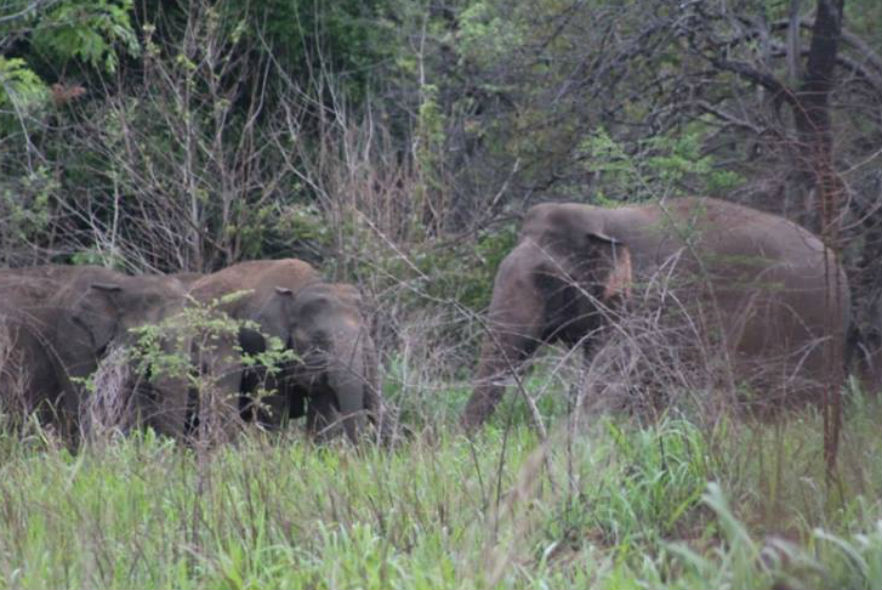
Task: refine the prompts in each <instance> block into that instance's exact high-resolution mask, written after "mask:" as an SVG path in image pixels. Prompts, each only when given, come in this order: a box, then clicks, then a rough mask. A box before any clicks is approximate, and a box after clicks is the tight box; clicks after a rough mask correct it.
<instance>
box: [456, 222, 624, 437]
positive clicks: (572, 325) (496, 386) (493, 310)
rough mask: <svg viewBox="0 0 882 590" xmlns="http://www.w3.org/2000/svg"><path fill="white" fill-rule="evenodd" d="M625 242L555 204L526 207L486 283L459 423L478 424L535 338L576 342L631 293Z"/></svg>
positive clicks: (537, 341) (536, 342)
mask: <svg viewBox="0 0 882 590" xmlns="http://www.w3.org/2000/svg"><path fill="white" fill-rule="evenodd" d="M631 274H632V269H631V254H630V251H629V249H628V247H627V246H625V245H624V244H622V243H621V242H620V241H618V240H617V239H615V238H613V237H611V236H609V235H606V234H605V233H604V231H603V229H602V228H601V227H597V226H596V225H594V224H580V223H576V222H575V220H573V219H572V217H571V216H568V215H563V214H561V212H560V211H558V210H556V209H553V208H549V207H543V206H538V207H535V208H533V209H532V210H531V211H530V214H529V215H528V217H527V219H526V221H525V223H524V228H523V231H522V232H521V235H520V238H519V241H518V245H517V246H516V247H515V249H514V250H513V251H512V252H511V253H509V254H508V256H506V257H505V259H504V260H503V261H502V263H501V264H500V267H499V271H498V272H497V275H496V280H495V283H494V285H493V296H492V300H491V303H490V310H489V313H488V318H487V324H486V334H485V337H484V343H483V346H482V350H481V357H480V361H479V366H478V374H477V379H478V385H477V387H476V389H475V392H474V394H473V395H472V397H471V399H470V400H469V402H468V405H467V407H466V410H465V413H464V415H463V424H464V425H465V426H466V427H467V428H473V427H475V426H477V425H479V424H481V423H482V422H483V421H484V420H485V419H486V418H487V416H489V414H490V413H491V412H492V411H493V409H494V408H495V406H496V404H497V403H498V402H499V400H500V399H501V398H502V396H503V392H504V390H505V385H503V383H502V379H503V378H504V377H505V375H507V374H510V373H511V372H512V371H513V370H516V369H517V368H518V366H519V365H520V364H521V363H522V362H523V361H524V360H525V359H526V358H527V357H529V356H530V355H531V354H532V353H533V352H534V351H535V350H536V348H537V347H538V346H539V345H540V344H542V343H551V342H557V341H560V342H563V343H564V344H567V345H569V346H575V345H576V344H579V343H582V344H583V346H585V347H586V348H587V346H588V345H589V343H590V342H591V339H590V338H586V337H588V336H590V335H592V334H594V333H595V332H596V331H598V330H599V329H601V328H602V326H603V325H604V321H605V319H606V318H607V316H608V314H609V313H611V312H612V311H614V309H615V307H616V306H617V305H618V304H619V303H620V302H621V301H622V300H623V299H624V298H626V297H627V296H628V295H629V294H630V285H631V280H632V278H631Z"/></svg>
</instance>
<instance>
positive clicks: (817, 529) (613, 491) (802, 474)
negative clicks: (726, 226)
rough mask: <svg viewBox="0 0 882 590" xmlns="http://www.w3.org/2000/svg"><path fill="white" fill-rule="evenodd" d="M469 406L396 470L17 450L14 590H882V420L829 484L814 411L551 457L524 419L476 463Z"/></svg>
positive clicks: (560, 433) (319, 462)
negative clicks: (468, 434)
mask: <svg viewBox="0 0 882 590" xmlns="http://www.w3.org/2000/svg"><path fill="white" fill-rule="evenodd" d="M451 400H453V401H451ZM462 401H464V397H463V396H462V395H461V392H452V393H451V394H450V396H449V397H448V398H445V401H443V402H439V403H441V404H442V405H445V404H446V405H445V408H444V409H442V410H439V414H440V415H441V416H450V417H451V418H450V419H449V420H447V419H441V420H442V421H441V422H439V423H436V424H434V425H433V428H431V429H429V428H424V429H422V430H419V429H417V432H416V434H415V435H414V436H413V437H412V438H411V439H410V440H408V441H407V442H405V443H403V444H402V445H400V446H399V447H397V448H395V449H391V450H389V449H379V448H373V447H365V448H362V449H360V450H357V451H356V450H354V449H352V448H350V447H349V446H347V445H345V444H331V445H327V446H324V447H316V446H314V445H312V444H311V443H309V442H307V441H306V440H305V439H304V438H303V437H302V436H301V435H300V434H298V433H297V432H296V431H294V432H291V433H287V434H286V435H285V436H282V437H278V436H274V437H270V436H264V435H256V436H252V437H249V438H248V439H247V440H243V441H241V442H240V443H239V444H237V445H235V446H232V445H231V446H226V447H223V448H219V449H217V450H215V451H212V452H209V453H206V452H196V451H195V450H193V449H186V448H181V447H180V446H179V445H175V444H174V443H172V442H170V441H168V440H163V439H159V438H156V437H154V436H152V435H151V434H149V433H148V434H144V435H139V436H131V437H129V438H127V439H122V440H117V441H113V442H110V443H108V444H103V445H101V446H97V447H93V448H88V449H85V450H83V451H82V452H80V453H78V454H77V455H71V454H69V453H68V452H67V451H65V450H61V449H60V448H59V447H58V446H56V445H55V444H53V443H52V442H51V440H47V438H45V437H41V436H40V432H39V430H38V429H32V431H33V434H31V435H29V436H26V437H24V438H20V437H18V436H16V437H13V436H12V435H6V436H5V437H3V438H2V439H0V460H2V463H0V465H2V467H0V587H21V588H57V587H108V588H123V587H145V588H147V587H149V588H167V587H176V588H206V587H210V588H256V587H297V588H350V587H367V588H380V587H382V588H415V587H417V588H472V587H478V588H484V587H500V588H503V587H505V588H508V587H519V588H557V587H585V588H588V587H594V588H639V587H652V588H695V587H714V588H771V587H774V586H779V587H780V586H786V585H789V586H799V587H803V588H813V587H817V588H822V587H848V588H879V587H882V435H880V424H882V407H880V404H878V403H877V402H867V401H864V400H863V399H861V398H859V399H857V400H855V401H854V402H853V403H852V404H851V405H850V407H849V412H848V416H847V418H846V428H845V430H844V434H845V440H844V441H843V445H842V450H841V456H840V463H839V470H838V474H837V475H838V478H837V481H835V482H831V483H830V484H828V483H827V482H826V481H825V476H824V469H823V464H822V463H823V462H822V452H821V446H822V445H821V443H822V432H821V421H820V418H819V417H818V416H817V415H816V414H815V413H814V412H811V411H806V412H804V413H802V414H799V415H797V416H794V417H792V418H791V419H789V420H787V421H786V422H783V423H779V424H777V425H770V424H754V425H750V424H745V423H743V422H735V421H724V422H721V423H718V424H717V425H715V426H714V427H712V428H710V427H704V428H702V427H698V426H696V425H694V424H692V423H691V422H689V421H686V420H683V419H673V418H664V419H662V420H660V421H659V422H657V423H655V424H652V425H649V426H640V425H639V424H637V423H636V421H634V420H632V419H629V418H627V417H625V416H611V417H593V418H591V419H590V420H589V423H588V424H587V425H585V426H583V427H580V428H579V429H577V431H578V434H577V435H575V436H569V434H568V433H569V432H570V430H569V429H568V427H567V420H566V418H565V417H564V416H563V415H561V414H560V413H557V414H555V413H554V412H551V414H552V416H556V418H555V419H553V420H552V424H551V428H550V432H551V435H550V437H549V442H548V444H547V445H546V446H544V447H543V446H542V445H540V444H539V442H538V440H537V439H536V436H535V435H534V434H533V432H532V431H531V430H530V429H529V428H528V427H527V426H526V424H527V420H526V419H525V417H524V414H523V408H519V407H518V403H513V404H510V406H511V407H510V408H509V410H510V411H511V412H514V414H513V416H514V417H513V418H512V419H511V420H509V419H508V417H507V416H506V415H505V412H504V411H503V412H500V413H499V414H500V415H498V416H496V417H495V418H494V421H493V423H492V424H491V425H489V426H488V428H486V429H485V430H484V431H482V432H481V433H480V435H479V436H477V437H476V438H475V439H474V440H471V441H470V440H469V439H467V438H465V437H464V436H462V435H461V434H459V433H458V432H457V430H456V428H455V422H454V419H453V417H454V416H455V409H456V408H457V406H459V405H461V403H462ZM546 403H551V402H546ZM425 422H428V420H424V423H425ZM416 424H417V423H416V422H414V425H416ZM509 424H510V425H511V426H508V425H509Z"/></svg>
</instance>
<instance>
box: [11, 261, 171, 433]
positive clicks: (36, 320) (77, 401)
mask: <svg viewBox="0 0 882 590" xmlns="http://www.w3.org/2000/svg"><path fill="white" fill-rule="evenodd" d="M0 293H2V294H3V295H4V302H3V309H5V310H7V311H8V313H6V314H5V316H4V317H5V320H4V325H5V326H6V327H7V328H8V330H7V331H11V332H12V333H13V334H14V336H15V338H16V339H17V340H18V344H17V348H18V351H19V358H18V359H16V361H17V362H15V363H12V364H10V366H9V367H7V381H6V383H7V384H9V383H11V381H9V380H10V379H14V378H16V377H18V376H21V375H23V374H24V373H28V374H29V375H30V376H31V377H32V379H31V382H30V383H29V384H28V385H27V387H26V388H25V391H26V395H25V398H26V399H27V400H28V404H27V405H28V406H30V408H29V409H32V408H33V407H37V406H45V405H49V406H51V407H52V408H53V413H54V414H55V417H56V418H57V419H58V421H59V423H60V425H61V426H62V431H63V432H64V433H65V434H66V435H67V436H68V437H69V438H70V439H71V440H74V441H75V440H76V439H77V436H78V426H79V419H80V414H81V402H82V401H83V398H84V396H85V393H84V391H83V386H82V380H83V379H85V378H87V377H89V376H90V375H92V374H93V373H94V372H95V370H96V369H97V368H98V366H99V364H100V363H101V362H102V359H103V358H104V357H105V355H106V354H107V353H108V352H109V351H110V350H111V349H112V348H115V347H118V346H126V345H131V344H132V343H133V342H134V338H135V337H134V335H133V334H132V333H131V332H130V330H131V328H135V327H138V326H143V325H146V324H154V323H158V322H160V321H161V320H163V319H165V318H167V317H169V316H170V315H173V314H175V313H178V312H180V311H181V310H182V309H183V306H184V304H185V303H186V297H187V291H186V289H185V287H184V286H183V285H182V284H181V283H180V282H179V281H177V280H175V279H172V278H167V277H163V276H155V275H141V276H128V275H124V274H121V273H118V272H116V271H113V270H111V269H107V268H103V267H97V266H64V265H46V266H40V267H33V268H29V269H9V270H4V271H0ZM4 389H7V391H8V387H4ZM137 393H138V395H137V397H136V399H135V402H136V403H135V407H134V408H132V410H134V411H136V412H138V413H139V414H141V415H142V416H143V418H144V421H145V422H146V423H147V424H149V425H152V426H154V427H155V428H156V429H157V430H159V431H160V432H162V433H165V434H169V435H174V436H181V435H182V434H183V432H184V427H185V423H184V421H183V420H179V419H178V417H179V416H180V414H179V412H177V411H176V410H177V409H178V408H181V407H185V406H186V403H187V388H186V381H185V378H184V377H164V376H156V377H155V378H154V379H152V383H151V385H150V387H148V388H139V389H138V392H137ZM44 402H45V403H44Z"/></svg>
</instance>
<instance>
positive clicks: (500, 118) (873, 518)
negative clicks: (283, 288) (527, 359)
mask: <svg viewBox="0 0 882 590" xmlns="http://www.w3.org/2000/svg"><path fill="white" fill-rule="evenodd" d="M840 15H841V20H840V19H839V16H840ZM880 26H882V4H880V3H879V2H878V0H844V1H843V0H829V1H827V0H820V1H818V2H815V1H809V0H789V1H784V0H724V1H722V2H712V3H711V2H701V1H698V2H681V1H669V0H633V1H623V2H617V1H606V0H588V1H573V2H569V1H559V0H450V1H447V2H444V1H440V0H425V1H419V2H413V1H410V0H341V1H335V2H314V1H306V0H286V1H281V0H271V1H270V0H264V1H257V0H255V1H248V0H223V1H219V2H213V1H210V0H193V1H191V2H173V1H165V0H137V1H134V0H100V1H95V0H12V1H11V2H6V3H5V4H4V8H3V12H2V13H0V263H3V264H4V265H8V266H27V265H31V264H39V263H45V262H64V263H74V264H80V263H98V264H103V265H107V266H112V267H115V268H119V269H123V270H127V271H132V272H175V271H198V272H207V271H212V270H217V269H219V268H221V267H223V266H225V265H228V264H230V263H232V262H236V261H239V260H245V259H253V258H278V257H284V256H296V257H300V258H304V259H307V260H309V261H311V262H314V263H315V264H316V265H317V266H319V267H320V268H322V269H323V272H324V273H325V274H326V275H327V276H328V277H329V278H334V279H339V280H346V281H351V282H354V283H356V284H358V285H359V287H360V288H361V290H362V292H363V293H364V294H365V296H366V298H367V299H368V300H369V301H370V303H371V306H370V307H371V309H372V311H373V316H374V317H373V325H374V332H375V334H374V336H375V340H376V342H377V344H378V346H379V348H380V351H381V353H382V354H381V357H382V366H383V369H384V387H385V393H386V395H387V397H388V398H389V399H390V400H391V402H392V404H393V405H394V406H395V407H396V408H397V409H398V413H399V416H400V417H401V420H402V422H403V423H404V424H405V425H406V426H407V427H408V429H409V430H410V431H411V432H412V436H411V438H409V439H408V440H407V441H406V442H404V443H402V445H401V446H399V447H398V448H395V449H393V450H380V449H373V448H366V449H360V450H359V451H357V452H356V451H355V450H353V449H351V448H347V447H346V446H345V445H339V446H337V445H329V446H326V447H323V448H316V447H314V446H312V445H311V444H308V443H306V442H304V439H303V437H302V436H300V433H299V432H298V431H297V430H296V429H292V432H290V433H286V434H284V435H281V436H279V437H265V438H262V437H261V436H255V437H254V438H253V439H250V440H247V441H243V442H241V443H240V444H239V445H236V446H233V447H228V448H221V449H216V450H213V451H208V450H198V451H197V450H193V449H182V448H178V447H176V446H175V445H174V444H173V443H171V442H169V441H164V440H157V439H155V438H153V437H152V435H151V434H149V433H148V434H146V435H144V436H143V437H131V438H129V439H124V440H110V441H107V442H106V444H96V445H95V446H94V448H88V449H85V450H84V451H83V452H80V453H78V454H76V455H70V454H69V453H68V452H67V451H66V450H62V448H63V447H62V445H60V444H59V443H58V441H57V440H56V438H55V436H54V434H53V433H52V432H51V431H49V430H45V429H42V428H40V427H39V426H37V425H36V424H30V425H29V426H28V427H27V428H25V431H24V434H23V435H22V436H19V435H17V434H16V435H14V436H13V435H12V434H7V435H4V436H3V437H2V438H0V456H2V466H0V473H2V478H0V490H2V492H0V500H2V502H0V510H2V511H3V513H4V517H3V519H2V520H3V523H2V525H0V579H2V582H0V585H2V586H14V587H44V586H45V587H58V586H102V587H121V586H127V585H134V586H150V587H154V586H159V587H165V586H181V587H215V586H223V587H245V586H282V587H291V586H296V587H301V586H302V587H351V586H369V587H379V586H383V587H385V586H395V587H399V586H401V587H413V586H441V587H448V586H455V587H471V586H473V585H478V586H496V585H499V586H504V587H511V586H524V587H558V586H578V587H582V586H586V587H587V586H592V587H618V586H623V587H631V586H648V587H695V586H713V587H748V586H749V587H773V586H775V587H789V586H794V585H800V586H804V587H827V586H838V585H843V586H849V587H868V588H869V587H879V586H880V585H882V528H880V527H882V524H880V523H882V520H880V519H882V487H880V482H882V448H880V441H882V439H880V437H879V436H878V433H879V426H878V425H879V423H880V419H882V408H880V406H879V404H878V401H876V400H875V398H873V397H872V396H871V395H866V396H865V394H864V393H861V391H860V388H859V387H858V386H857V385H856V384H854V383H852V384H851V386H850V388H849V390H848V395H847V396H846V398H847V402H846V408H845V418H844V420H845V428H844V429H843V433H844V440H843V443H842V447H841V449H840V460H839V462H838V466H837V468H836V471H835V473H826V474H825V472H824V465H823V452H822V447H823V434H822V431H823V428H822V422H823V420H822V418H821V416H819V415H816V414H815V413H813V412H812V411H811V410H806V411H805V413H802V414H799V415H796V416H794V417H792V418H789V419H787V420H786V421H784V422H783V423H781V424H749V423H744V422H742V421H739V420H734V419H733V420H729V419H726V420H723V421H722V422H714V423H710V424H708V423H706V422H704V421H702V420H699V419H696V418H695V417H694V416H690V415H689V414H688V412H685V411H683V412H681V411H680V409H678V408H671V409H670V411H669V413H667V414H666V415H664V416H662V417H656V419H655V420H652V421H646V420H645V419H643V418H644V417H639V416H621V415H616V416H610V417H603V418H601V417H598V416H593V417H591V418H590V419H588V420H587V421H586V422H587V423H586V424H581V423H580V424H579V425H578V427H572V428H571V427H570V424H569V422H568V420H567V418H566V415H567V412H566V407H565V406H566V403H567V402H566V400H567V395H566V393H565V392H566V390H567V389H568V388H567V386H566V385H565V383H566V382H567V381H568V376H570V377H571V376H572V375H571V372H568V371H570V370H571V369H572V367H569V364H572V363H569V361H566V360H565V361H564V362H558V360H559V357H560V355H559V354H558V353H556V352H555V353H552V354H553V355H554V360H553V361H552V362H551V363H549V367H551V368H546V367H543V366H540V367H539V368H538V370H537V371H536V372H535V374H534V376H533V378H532V380H531V384H530V387H529V389H530V391H531V392H534V393H535V395H536V397H537V399H538V403H539V406H540V409H541V410H543V413H544V415H545V416H547V417H548V419H549V426H550V428H549V429H550V433H551V434H550V436H549V442H548V443H546V444H547V446H545V447H542V446H541V445H539V444H538V441H537V439H536V435H535V434H534V433H533V432H531V431H530V430H528V424H529V422H530V420H529V418H528V412H527V409H526V408H525V407H524V405H523V404H522V402H521V401H520V400H518V399H516V398H514V397H513V401H512V403H511V404H510V406H509V407H508V408H507V411H505V412H500V414H499V415H498V416H497V417H496V418H495V421H494V423H493V424H492V425H491V426H490V427H489V428H488V429H487V431H486V432H484V433H482V434H481V435H480V436H479V437H478V438H477V439H475V440H474V441H470V440H468V439H466V438H465V437H463V436H461V434H460V433H459V431H458V429H457V428H456V427H455V424H456V416H457V414H458V412H459V411H460V410H461V409H462V405H463V403H462V402H463V401H464V396H465V395H467V393H468V391H469V389H470V386H469V378H470V376H471V373H472V370H473V368H474V359H475V355H476V345H475V343H476V340H477V339H478V338H479V337H480V335H481V332H482V329H481V322H480V321H479V318H480V314H481V312H482V311H483V310H484V309H485V308H486V305H487V303H488V301H489V295H490V285H491V283H492V277H493V274H494V272H495V270H496V267H497V265H498V262H499V260H500V259H501V258H502V257H503V256H504V255H505V253H506V252H507V250H508V249H509V248H510V246H511V245H512V244H513V242H514V237H515V231H516V228H517V221H518V216H519V215H520V214H521V213H522V212H523V211H524V210H525V208H526V207H527V206H528V205H529V204H532V203H535V202H539V201H542V200H549V199H557V200H563V199H567V200H575V201H581V202H591V203H599V204H612V203H616V202H623V201H627V202H640V201H647V200H653V199H660V198H674V197H677V196H681V195H686V194H701V195H711V196H719V197H723V198H726V199H729V200H734V201H738V202H741V203H745V204H748V205H751V206H754V207H757V208H759V209H763V210H766V211H772V212H775V213H779V214H782V215H784V216H786V217H788V218H790V219H794V220H796V221H798V222H800V223H802V224H804V225H806V226H807V227H809V228H811V229H812V230H813V231H815V232H816V233H818V234H819V235H822V236H823V237H824V238H825V240H826V242H827V243H828V244H829V245H830V246H831V247H832V248H834V249H836V250H837V251H838V252H839V253H840V255H841V257H842V259H843V261H844V263H845V265H846V268H847V271H848V275H849V282H850V283H851V285H852V290H853V294H854V318H855V328H856V330H854V333H853V334H852V339H853V341H854V342H856V343H857V347H856V350H857V351H858V352H857V356H858V357H859V358H860V359H864V358H872V357H873V355H874V354H876V353H877V352H878V351H879V350H880V349H882V324H880V317H882V215H880V214H879V205H880V203H882V172H880V170H882V166H880V163H882V36H879V35H878V30H879V28H880ZM880 358H882V357H880ZM540 364H541V363H540ZM561 366H563V369H561V368H560V367H561ZM569 380H571V379H569ZM562 383H563V384H562ZM540 448H545V449H547V451H548V455H547V457H544V456H543V455H542V454H541V453H540V451H539V450H538V449H540Z"/></svg>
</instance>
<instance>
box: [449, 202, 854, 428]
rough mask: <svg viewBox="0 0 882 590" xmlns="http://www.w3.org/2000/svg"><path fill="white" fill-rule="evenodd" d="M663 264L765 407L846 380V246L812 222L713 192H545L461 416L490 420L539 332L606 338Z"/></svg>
mask: <svg viewBox="0 0 882 590" xmlns="http://www.w3.org/2000/svg"><path fill="white" fill-rule="evenodd" d="M660 277H664V278H665V279H666V280H665V281H664V282H663V285H662V286H663V289H664V291H665V294H666V296H667V299H666V300H667V301H677V302H678V304H679V305H682V306H684V309H687V310H689V311H690V313H694V316H693V319H690V321H693V322H694V324H695V326H697V331H698V333H699V334H700V336H701V338H703V339H704V338H706V339H707V341H708V342H711V343H712V345H713V346H715V347H717V348H718V349H720V350H722V351H723V353H724V356H725V357H726V358H728V359H729V361H730V364H729V368H728V371H729V374H730V375H731V376H732V377H733V379H732V381H733V383H732V385H734V388H738V389H739V390H740V391H744V390H745V388H746V389H749V390H750V391H752V392H754V399H759V400H761V401H762V402H763V404H764V405H765V406H766V407H781V406H790V405H793V404H797V403H801V402H805V401H806V400H812V401H818V400H819V399H820V398H822V397H823V395H824V393H823V392H824V391H830V388H831V387H832V388H834V389H835V390H836V391H838V387H839V385H840V384H841V382H842V378H843V355H844V339H845V334H846V330H847V326H848V322H849V313H850V292H849V288H848V283H847V280H846V278H845V274H844V273H843V271H842V268H841V266H840V265H839V262H838V260H837V259H836V257H835V256H834V255H833V254H832V253H831V252H830V251H829V250H828V249H825V247H824V245H823V243H822V242H821V240H820V239H819V238H818V237H816V236H815V235H813V234H812V233H810V232H809V231H807V230H806V229H804V228H802V227H800V226H798V225H796V224H795V223H792V222H790V221H788V220H786V219H783V218H781V217H778V216H775V215H771V214H768V213H763V212H760V211H757V210H754V209H750V208H747V207H744V206H740V205H737V204H733V203H729V202H725V201H719V200H714V199H709V198H682V199H674V200H670V201H667V202H665V203H657V204H646V205H634V206H623V207H618V208H601V207H594V206H589V205H583V204H577V203H546V204H540V205H536V206H534V207H532V208H531V209H530V210H529V211H528V212H527V214H526V216H525V219H524V223H523V227H522V230H521V233H520V236H519V240H518V244H517V246H516V247H515V248H514V250H513V251H512V252H510V253H509V254H508V256H507V257H506V258H505V259H504V260H503V261H502V263H501V265H500V267H499V270H498V272H497V275H496V279H495V283H494V286H493V295H492V301H491V304H490V309H489V315H488V321H487V332H486V335H485V338H484V343H483V346H482V351H481V356H480V360H479V366H478V371H477V384H476V388H475V390H474V392H473V394H472V396H471V398H470V399H469V401H468V404H467V407H466V409H465V412H464V414H463V416H462V422H463V424H464V425H465V426H466V427H467V428H468V429H472V428H475V427H477V426H478V425H480V424H481V423H483V422H484V421H485V420H486V418H487V417H488V416H489V415H490V414H491V413H492V412H493V410H494V408H495V406H496V405H497V403H498V402H499V401H500V400H501V398H502V396H503V394H504V385H503V384H502V383H501V381H500V379H502V378H504V377H506V376H508V375H511V371H513V370H517V368H518V367H519V366H521V365H522V363H523V362H524V361H525V360H526V359H527V358H528V357H530V355H531V354H532V353H533V352H534V351H535V350H536V349H537V348H538V347H539V346H540V345H541V344H543V343H553V342H562V343H564V344H565V345H568V346H576V345H580V346H582V347H584V349H585V350H586V351H588V350H594V351H597V350H598V349H599V348H601V347H602V345H603V342H601V341H600V340H602V339H603V337H602V336H597V335H598V334H604V333H606V334H609V332H610V330H609V329H604V327H605V326H606V327H607V328H608V327H609V326H615V325H616V322H618V321H619V320H621V319H622V318H625V317H627V316H628V313H629V310H631V309H637V308H639V307H640V306H641V305H644V307H645V304H644V302H646V301H651V300H652V299H651V298H648V297H647V296H646V294H647V292H648V289H649V285H655V286H656V289H658V285H659V282H660ZM644 311H649V312H656V311H658V310H652V309H650V310H645V309H644ZM595 354H596V352H595ZM825 388H826V389H825ZM757 392H758V393H757Z"/></svg>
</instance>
